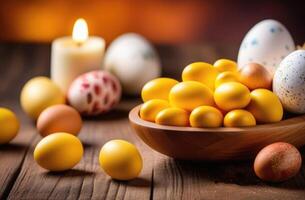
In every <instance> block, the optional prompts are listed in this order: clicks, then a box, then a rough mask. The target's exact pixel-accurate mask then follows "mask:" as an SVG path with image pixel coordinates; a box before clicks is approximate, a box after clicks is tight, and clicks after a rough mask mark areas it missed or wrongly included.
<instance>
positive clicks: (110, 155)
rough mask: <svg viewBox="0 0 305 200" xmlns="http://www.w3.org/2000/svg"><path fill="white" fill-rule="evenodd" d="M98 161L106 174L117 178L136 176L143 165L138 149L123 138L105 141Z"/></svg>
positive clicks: (124, 178)
mask: <svg viewBox="0 0 305 200" xmlns="http://www.w3.org/2000/svg"><path fill="white" fill-rule="evenodd" d="M99 162H100V165H101V167H102V168H103V170H104V171H105V172H106V174H108V175H109V176H111V177H112V178H114V179H117V180H130V179H133V178H136V177H137V176H138V175H139V174H140V172H141V170H142V165H143V164H142V157H141V154H140V153H139V151H138V149H137V148H136V147H135V146H134V145H133V144H131V143H129V142H127V141H124V140H111V141H109V142H107V143H106V144H105V145H104V146H103V147H102V149H101V151H100V155H99Z"/></svg>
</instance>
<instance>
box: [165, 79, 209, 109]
mask: <svg viewBox="0 0 305 200" xmlns="http://www.w3.org/2000/svg"><path fill="white" fill-rule="evenodd" d="M169 103H170V104H171V105H172V106H174V107H178V108H182V109H185V110H187V111H192V110H193V109H194V108H196V107H198V106H203V105H208V106H210V105H214V100H213V92H212V90H210V89H209V88H208V87H207V86H205V85H204V84H201V83H199V82H196V81H186V82H181V83H178V84H177V85H175V86H174V87H173V88H172V89H171V91H170V93H169Z"/></svg>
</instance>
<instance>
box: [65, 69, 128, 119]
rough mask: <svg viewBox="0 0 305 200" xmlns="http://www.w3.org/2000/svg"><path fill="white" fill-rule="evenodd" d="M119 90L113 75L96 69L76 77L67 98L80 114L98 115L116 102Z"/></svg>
mask: <svg viewBox="0 0 305 200" xmlns="http://www.w3.org/2000/svg"><path fill="white" fill-rule="evenodd" d="M121 91H122V89H121V85H120V82H119V80H118V79H117V78H116V77H115V76H113V75H112V74H111V73H109V72H107V71H103V70H96V71H91V72H88V73H85V74H83V75H81V76H79V77H77V78H76V79H75V80H74V81H73V82H72V84H71V85H70V88H69V91H68V94H67V99H68V102H69V104H70V105H71V106H73V107H74V108H75V109H77V110H78V111H79V112H80V113H81V114H82V115H99V114H102V113H105V112H107V111H109V110H111V109H112V108H113V107H114V106H115V105H117V104H118V102H119V101H120V98H121Z"/></svg>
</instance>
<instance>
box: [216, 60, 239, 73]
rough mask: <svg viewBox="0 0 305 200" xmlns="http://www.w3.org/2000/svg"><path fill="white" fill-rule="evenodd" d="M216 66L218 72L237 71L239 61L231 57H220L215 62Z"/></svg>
mask: <svg viewBox="0 0 305 200" xmlns="http://www.w3.org/2000/svg"><path fill="white" fill-rule="evenodd" d="M214 67H215V68H216V69H217V71H218V72H226V71H231V72H237V70H238V67H237V63H236V62H234V61H233V60H229V59H219V60H217V61H216V62H215V63H214Z"/></svg>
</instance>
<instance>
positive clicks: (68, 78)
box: [51, 19, 105, 94]
mask: <svg viewBox="0 0 305 200" xmlns="http://www.w3.org/2000/svg"><path fill="white" fill-rule="evenodd" d="M104 51H105V40H104V39H103V38H100V37H94V36H90V37H88V28H87V24H86V21H85V20H83V19H78V20H77V21H76V22H75V24H74V28H73V34H72V37H71V36H70V37H69V36H67V37H62V38H58V39H56V40H54V41H53V43H52V52H51V78H52V80H53V81H54V82H55V83H56V84H58V85H59V87H60V88H61V89H62V91H63V92H64V93H65V94H66V93H67V91H68V89H69V86H70V84H71V83H72V81H73V80H74V79H75V78H76V77H77V76H79V75H81V74H83V73H85V72H88V71H92V70H96V69H101V67H102V61H103V56H104Z"/></svg>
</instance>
